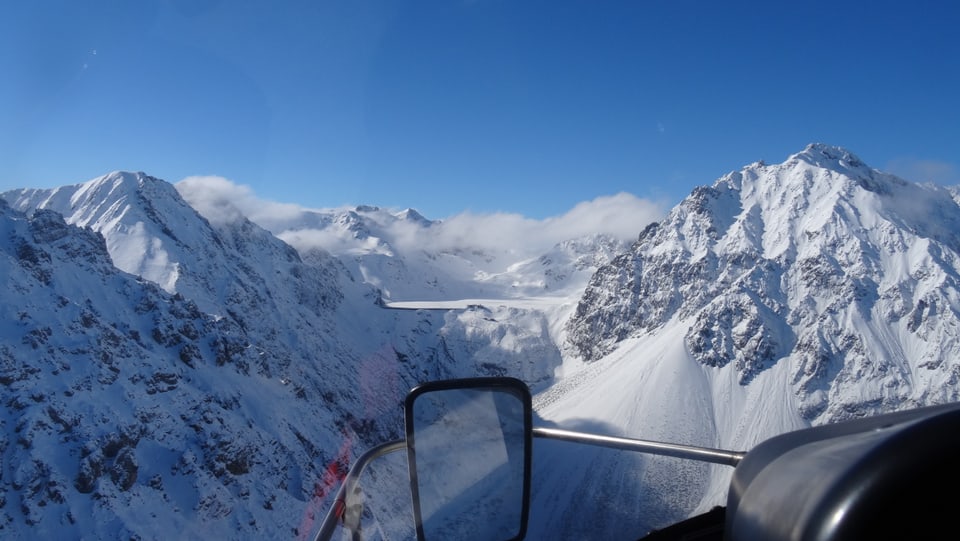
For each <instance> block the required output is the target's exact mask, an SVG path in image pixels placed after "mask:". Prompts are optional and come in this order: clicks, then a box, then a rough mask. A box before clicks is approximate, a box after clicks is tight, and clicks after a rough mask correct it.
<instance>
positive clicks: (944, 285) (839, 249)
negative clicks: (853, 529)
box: [568, 145, 960, 422]
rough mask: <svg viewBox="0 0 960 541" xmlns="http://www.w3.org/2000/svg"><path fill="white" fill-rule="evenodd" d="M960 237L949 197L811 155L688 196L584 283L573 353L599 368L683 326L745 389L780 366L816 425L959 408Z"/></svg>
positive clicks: (845, 157) (698, 352)
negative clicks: (951, 404) (640, 339)
mask: <svg viewBox="0 0 960 541" xmlns="http://www.w3.org/2000/svg"><path fill="white" fill-rule="evenodd" d="M958 225H960V207H958V206H957V204H956V203H955V202H954V200H953V198H952V197H951V194H950V193H949V192H948V191H947V190H945V189H942V188H937V187H932V186H918V185H914V184H911V183H907V182H905V181H903V180H901V179H899V178H897V177H894V176H891V175H887V174H884V173H881V172H879V171H876V170H874V169H871V168H869V167H868V166H866V165H865V164H864V163H863V162H862V161H861V160H859V159H858V158H857V157H856V156H854V155H852V154H851V153H849V152H848V151H846V150H843V149H840V148H836V147H829V146H825V145H811V146H809V147H808V148H807V149H805V150H804V151H803V152H801V153H799V154H796V155H794V156H791V157H790V158H789V159H788V160H787V161H786V162H784V163H782V164H779V165H764V164H759V163H758V164H753V165H751V166H748V167H746V168H744V169H743V170H741V171H739V172H735V173H731V174H729V175H727V176H725V177H723V178H721V179H719V180H718V181H717V182H716V183H714V184H713V186H711V187H708V188H706V187H705V188H699V189H697V190H694V192H693V193H692V194H691V195H690V196H689V197H688V198H687V199H685V200H684V201H683V202H682V203H681V204H680V205H678V206H677V207H676V208H675V209H674V210H673V211H672V212H671V213H670V215H669V216H668V217H667V218H666V219H665V220H663V221H661V222H660V223H658V224H655V225H652V226H650V227H648V228H647V229H646V230H645V231H643V232H642V233H641V234H640V236H639V239H638V240H637V242H636V243H635V244H634V245H633V247H632V249H631V250H630V251H629V252H628V253H625V254H623V255H621V256H619V257H617V258H616V259H615V260H614V261H613V262H612V263H611V264H609V265H606V266H603V267H601V268H600V270H599V271H598V272H597V273H596V274H595V275H594V276H593V278H592V280H591V282H590V284H589V286H588V287H587V290H586V292H585V294H584V296H583V299H582V301H581V302H580V304H579V306H578V307H577V310H576V313H575V315H574V317H573V318H572V319H571V321H570V322H569V325H568V331H569V342H570V346H571V347H572V348H573V349H574V350H575V351H576V352H577V353H578V354H579V355H580V356H582V357H583V358H584V359H586V360H595V359H598V358H600V357H602V356H603V355H605V354H607V353H609V352H611V351H613V350H614V349H615V348H616V347H617V344H618V343H619V342H621V341H622V340H624V339H626V338H628V337H631V336H640V335H645V334H651V333H656V332H658V331H660V330H662V329H663V328H665V327H666V326H670V325H683V326H686V328H687V331H686V334H685V338H684V341H685V345H686V348H687V350H688V353H689V354H690V355H691V356H692V357H693V358H694V359H696V360H697V361H699V362H700V363H702V364H704V365H706V366H710V367H723V366H726V365H728V364H733V365H734V366H735V367H736V370H737V373H738V381H739V383H740V384H741V385H748V384H749V383H750V382H751V381H752V379H753V378H754V377H755V376H756V375H757V374H758V373H760V372H762V371H763V370H765V369H766V368H768V367H770V366H772V365H774V364H775V363H790V364H791V366H793V373H794V378H793V386H794V391H795V393H796V394H797V396H798V398H799V399H800V403H801V410H802V414H803V415H804V417H806V418H807V419H810V420H816V421H819V422H824V421H829V420H835V419H839V418H845V417H849V416H855V415H862V414H864V413H866V412H868V411H879V410H892V409H899V408H902V407H905V406H907V405H911V404H915V403H928V402H937V401H945V400H953V399H957V398H958V391H957V390H956V386H955V385H954V383H955V382H956V381H957V377H958V375H960V365H958V364H957V363H956V362H954V361H953V360H952V359H954V358H956V357H957V355H956V344H957V342H958V340H957V338H958V334H957V333H958V328H960V327H958V323H960V318H958V314H960V312H958V304H957V302H958V298H960V288H958V274H957V272H956V269H957V263H958V252H957V248H958V246H960V235H958V233H960V227H958ZM858 387H859V388H862V389H875V391H869V392H867V394H872V396H871V397H870V398H869V399H867V400H864V398H865V397H864V396H863V395H862V394H861V393H856V392H853V393H851V392H850V389H851V388H858Z"/></svg>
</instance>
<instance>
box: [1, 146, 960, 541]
mask: <svg viewBox="0 0 960 541" xmlns="http://www.w3.org/2000/svg"><path fill="white" fill-rule="evenodd" d="M2 201H5V202H6V203H3V202H0V230H2V233H3V234H2V235H0V255H2V258H0V274H2V275H3V277H4V281H5V284H7V288H6V291H5V292H4V293H3V294H2V295H3V303H2V307H3V308H2V309H3V310H4V312H5V316H4V318H3V320H2V321H3V323H2V325H3V327H2V333H0V386H2V389H3V396H4V401H3V404H2V405H0V435H2V440H0V455H2V456H3V469H2V470H0V534H2V535H3V536H4V537H5V538H12V539H26V538H31V539H32V538H38V537H39V538H52V537H62V536H66V537H76V538H80V537H84V538H111V539H112V538H118V537H139V538H142V539H154V538H170V537H174V538H184V539H195V538H210V537H214V538H224V539H241V538H243V539H248V538H290V537H297V538H306V537H309V534H310V532H311V531H312V530H313V529H314V528H315V527H316V520H317V519H318V518H319V515H320V514H322V513H323V512H325V510H326V507H327V505H328V503H329V497H330V492H331V490H332V488H333V487H334V486H335V484H336V483H335V480H336V477H337V476H338V475H339V474H342V471H343V468H344V467H345V465H346V464H347V463H348V462H349V461H350V460H352V459H354V458H355V457H356V456H357V455H358V454H359V453H361V452H362V451H363V450H364V449H366V448H367V447H369V446H371V445H373V444H374V443H379V442H381V441H384V440H386V439H391V438H395V437H398V436H399V434H400V428H401V426H402V425H401V412H400V410H399V404H400V403H401V401H402V397H403V394H404V393H405V392H406V390H408V389H409V388H411V387H412V386H414V385H416V384H417V383H418V382H421V381H425V380H430V379H439V378H449V377H465V376H476V375H512V376H516V377H520V378H521V379H523V380H524V381H526V382H527V383H528V384H529V385H531V387H532V388H533V389H534V391H535V393H536V394H535V408H536V415H537V422H538V423H539V424H542V425H557V426H562V427H565V428H573V429H581V430H593V431H597V432H601V433H605V434H616V435H624V436H632V437H640V438H644V439H650V440H661V441H671V442H680V443H687V444H693V445H701V446H706V447H720V448H731V449H736V450H746V449H749V448H750V447H751V446H753V445H754V444H756V443H757V442H759V441H761V440H763V439H765V438H767V437H769V436H772V435H774V434H778V433H781V432H784V431H787V430H792V429H795V428H800V427H804V426H808V425H810V424H819V423H827V422H832V421H836V420H840V419H845V418H851V417H857V416H862V415H869V414H872V413H877V412H880V411H889V410H894V409H902V408H906V407H910V406H913V405H919V404H932V403H939V402H945V401H954V400H957V399H958V385H957V374H958V373H960V368H958V366H957V363H956V361H955V359H957V358H958V355H957V344H958V340H957V329H960V325H958V323H960V322H958V299H960V296H958V287H957V285H958V282H957V279H958V277H960V265H958V247H960V207H958V205H957V198H956V197H955V195H954V194H953V193H952V192H950V191H949V190H947V189H944V188H939V187H935V186H921V185H916V184H913V183H910V182H907V181H904V180H902V179H899V178H896V177H893V176H891V175H887V174H884V173H882V172H880V171H877V170H875V169H872V168H870V167H869V166H867V165H866V164H864V163H863V162H862V161H861V160H859V159H858V158H857V157H856V156H854V155H853V154H852V153H850V152H848V151H846V150H844V149H841V148H837V147H830V146H827V145H819V144H817V145H811V146H809V147H808V148H806V149H804V150H803V151H801V152H799V153H797V154H795V155H793V156H790V157H789V158H788V159H787V160H786V161H785V162H783V163H781V164H775V165H767V164H763V163H756V164H751V165H748V166H746V167H744V168H743V169H742V170H740V171H737V172H733V173H730V174H728V175H725V176H724V177H722V178H720V179H718V180H717V181H716V182H715V183H714V184H713V185H711V186H708V187H702V188H698V189H697V190H695V191H694V192H693V193H692V194H691V195H690V196H689V197H688V198H686V199H685V200H684V201H683V202H681V203H680V204H679V205H678V206H677V207H675V208H674V209H673V210H672V211H671V212H670V213H669V215H667V216H666V217H665V218H664V219H663V220H661V221H660V222H658V223H656V224H651V225H650V226H648V227H647V228H646V229H643V230H642V231H637V234H638V236H637V237H636V242H634V243H633V244H632V245H629V244H627V243H625V242H624V241H623V240H618V239H615V238H613V237H610V236H606V235H592V236H587V237H583V238H578V239H570V240H567V241H563V242H559V243H557V244H555V245H554V246H552V247H546V248H542V249H541V248H537V249H536V250H526V251H516V250H507V249H502V248H498V247H497V246H490V245H478V244H475V243H471V239H470V236H469V235H459V236H458V235H450V234H448V233H449V231H450V230H445V229H444V227H445V226H449V225H450V224H445V223H444V222H436V221H431V220H428V219H426V218H424V217H422V216H420V215H419V214H417V213H416V212H415V211H412V210H407V211H404V212H393V211H386V210H383V209H379V208H376V207H357V208H352V209H334V210H324V211H315V210H303V209H298V208H292V209H288V210H289V212H287V213H286V214H284V215H283V216H279V215H278V216H275V217H274V218H272V219H271V220H270V221H264V222H263V223H259V224H255V223H253V222H252V221H250V220H249V219H248V218H247V217H245V216H244V215H243V213H242V212H240V211H239V210H238V209H237V208H234V207H233V206H232V205H231V202H230V201H223V200H220V201H210V200H206V199H203V198H200V197H198V196H197V194H196V193H195V192H192V191H191V187H190V186H178V187H177V188H174V187H173V186H171V185H170V184H168V183H166V182H163V181H161V180H158V179H154V178H152V177H149V176H148V175H145V174H143V173H124V172H117V173H111V174H109V175H105V176H104V177H101V178H98V179H93V180H91V181H89V182H86V183H82V184H77V185H72V186H64V187H61V188H58V189H54V190H16V191H13V192H7V193H4V194H2ZM444 231H446V233H445V232H444ZM451 238H453V239H457V240H456V242H451V240H450V239H451ZM535 453H536V456H535V461H534V467H535V471H534V476H535V487H534V494H533V497H534V507H533V511H532V515H531V536H530V538H532V539H547V538H549V539H558V538H559V539H564V538H566V539H611V538H613V539H616V538H626V539H630V538H636V537H639V536H640V535H642V534H643V533H644V532H645V531H647V530H649V529H650V528H654V527H658V526H663V525H666V524H668V523H670V522H673V521H675V520H677V519H679V518H683V517H685V516H688V515H690V514H692V513H695V512H697V511H701V510H705V509H707V508H709V507H710V506H712V505H714V504H717V503H721V502H722V501H723V498H724V496H725V492H726V486H725V483H726V482H727V480H728V479H729V474H730V471H729V468H726V467H723V466H706V465H700V464H694V463H688V462H683V461H679V460H677V459H668V458H655V457H644V456H639V455H630V454H629V453H623V452H618V451H612V450H606V449H589V448H586V449H585V448H583V447H579V446H575V445H573V444H568V443H564V442H543V441H538V442H536V450H535ZM393 462H394V463H393V465H392V467H391V466H388V467H386V468H385V470H384V471H382V472H381V473H378V474H377V475H376V476H375V477H374V479H372V480H371V482H372V483H374V485H372V486H373V487H375V490H373V491H372V492H368V496H370V499H371V503H370V504H369V509H373V510H375V511H376V512H374V513H369V514H368V515H366V516H365V517H364V522H365V524H366V527H367V529H368V532H377V533H379V534H382V535H383V536H385V537H388V538H389V534H390V532H391V531H394V530H403V528H404V526H403V525H402V523H403V522H404V521H403V520H402V516H403V515H401V519H398V518H397V517H396V516H390V515H393V514H394V513H393V512H397V511H401V510H408V508H407V507H406V506H405V505H400V503H398V502H399V501H400V500H402V499H403V495H402V485H398V481H397V479H400V478H402V475H403V474H402V472H397V471H396V470H397V468H400V469H402V468H403V461H402V459H401V460H393ZM387 470H391V471H387ZM388 479H391V480H392V481H387V480H388ZM391 483H392V484H391ZM398 486H400V488H399V489H398ZM398 490H400V492H398ZM377 494H381V495H386V496H387V497H386V498H384V500H383V501H376V502H374V501H372V500H373V499H375V498H373V497H374V496H376V495H377ZM404 512H405V511H404ZM584 517H588V520H585V519H584ZM406 534H409V531H406ZM401 538H404V535H401Z"/></svg>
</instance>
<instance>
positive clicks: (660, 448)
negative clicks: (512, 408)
mask: <svg viewBox="0 0 960 541" xmlns="http://www.w3.org/2000/svg"><path fill="white" fill-rule="evenodd" d="M533 437H535V438H547V439H552V440H563V441H572V442H576V443H585V444H588V445H597V446H600V447H610V448H613V449H621V450H624V451H637V452H641V453H650V454H652V455H662V456H672V457H675V458H688V459H692V460H699V461H701V462H711V463H713V464H722V465H724V466H736V465H737V464H739V463H740V461H741V460H742V459H743V457H744V456H746V453H743V452H738V451H726V450H723V449H710V448H708V447H694V446H692V445H677V444H673V443H661V442H657V441H647V440H635V439H632V438H618V437H615V436H601V435H599V434H590V433H587V432H574V431H572V430H561V429H559V428H539V427H535V428H534V429H533Z"/></svg>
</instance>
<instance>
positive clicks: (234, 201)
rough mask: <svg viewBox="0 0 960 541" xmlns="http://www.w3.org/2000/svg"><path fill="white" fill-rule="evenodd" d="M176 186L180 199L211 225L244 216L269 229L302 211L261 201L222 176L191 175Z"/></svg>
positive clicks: (284, 204)
mask: <svg viewBox="0 0 960 541" xmlns="http://www.w3.org/2000/svg"><path fill="white" fill-rule="evenodd" d="M175 186H176V188H177V191H179V192H180V195H181V197H183V198H184V199H185V200H186V201H187V203H190V206H192V207H193V208H195V209H197V212H199V213H200V214H202V215H203V216H204V217H205V218H206V219H208V220H210V221H211V222H221V223H222V222H230V221H234V220H236V219H238V218H240V217H241V216H245V217H246V218H248V219H250V220H251V221H252V222H254V223H257V224H260V225H261V226H262V227H265V228H267V229H270V225H268V224H270V223H272V222H273V221H275V220H281V221H282V220H289V219H292V218H295V217H296V216H297V215H299V214H300V213H301V212H302V211H303V208H302V207H300V206H298V205H292V204H286V203H275V202H273V201H267V200H264V199H260V198H258V197H257V196H256V195H255V194H254V193H253V190H252V189H250V187H249V186H244V185H241V184H235V183H234V182H233V181H231V180H229V179H226V178H224V177H218V176H192V177H187V178H185V179H183V180H181V181H180V182H178V183H176V184H175Z"/></svg>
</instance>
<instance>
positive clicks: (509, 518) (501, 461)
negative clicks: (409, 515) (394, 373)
mask: <svg viewBox="0 0 960 541" xmlns="http://www.w3.org/2000/svg"><path fill="white" fill-rule="evenodd" d="M404 406H405V407H404V413H405V417H406V432H407V433H406V437H407V458H408V460H409V467H410V489H411V492H412V494H413V512H414V519H415V521H416V529H417V538H418V539H419V540H420V541H434V540H440V539H460V540H466V541H469V540H475V541H511V540H517V539H523V536H524V535H525V534H526V529H527V515H528V512H529V500H530V498H529V496H530V456H531V437H532V436H531V434H532V421H531V418H532V413H531V412H532V409H531V400H530V390H529V389H528V388H527V386H526V384H524V383H523V382H522V381H520V380H518V379H514V378H470V379H461V380H448V381H437V382H432V383H426V384H424V385H421V386H419V387H416V388H415V389H413V390H412V391H410V394H409V395H407V400H406V403H405V405H404Z"/></svg>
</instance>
